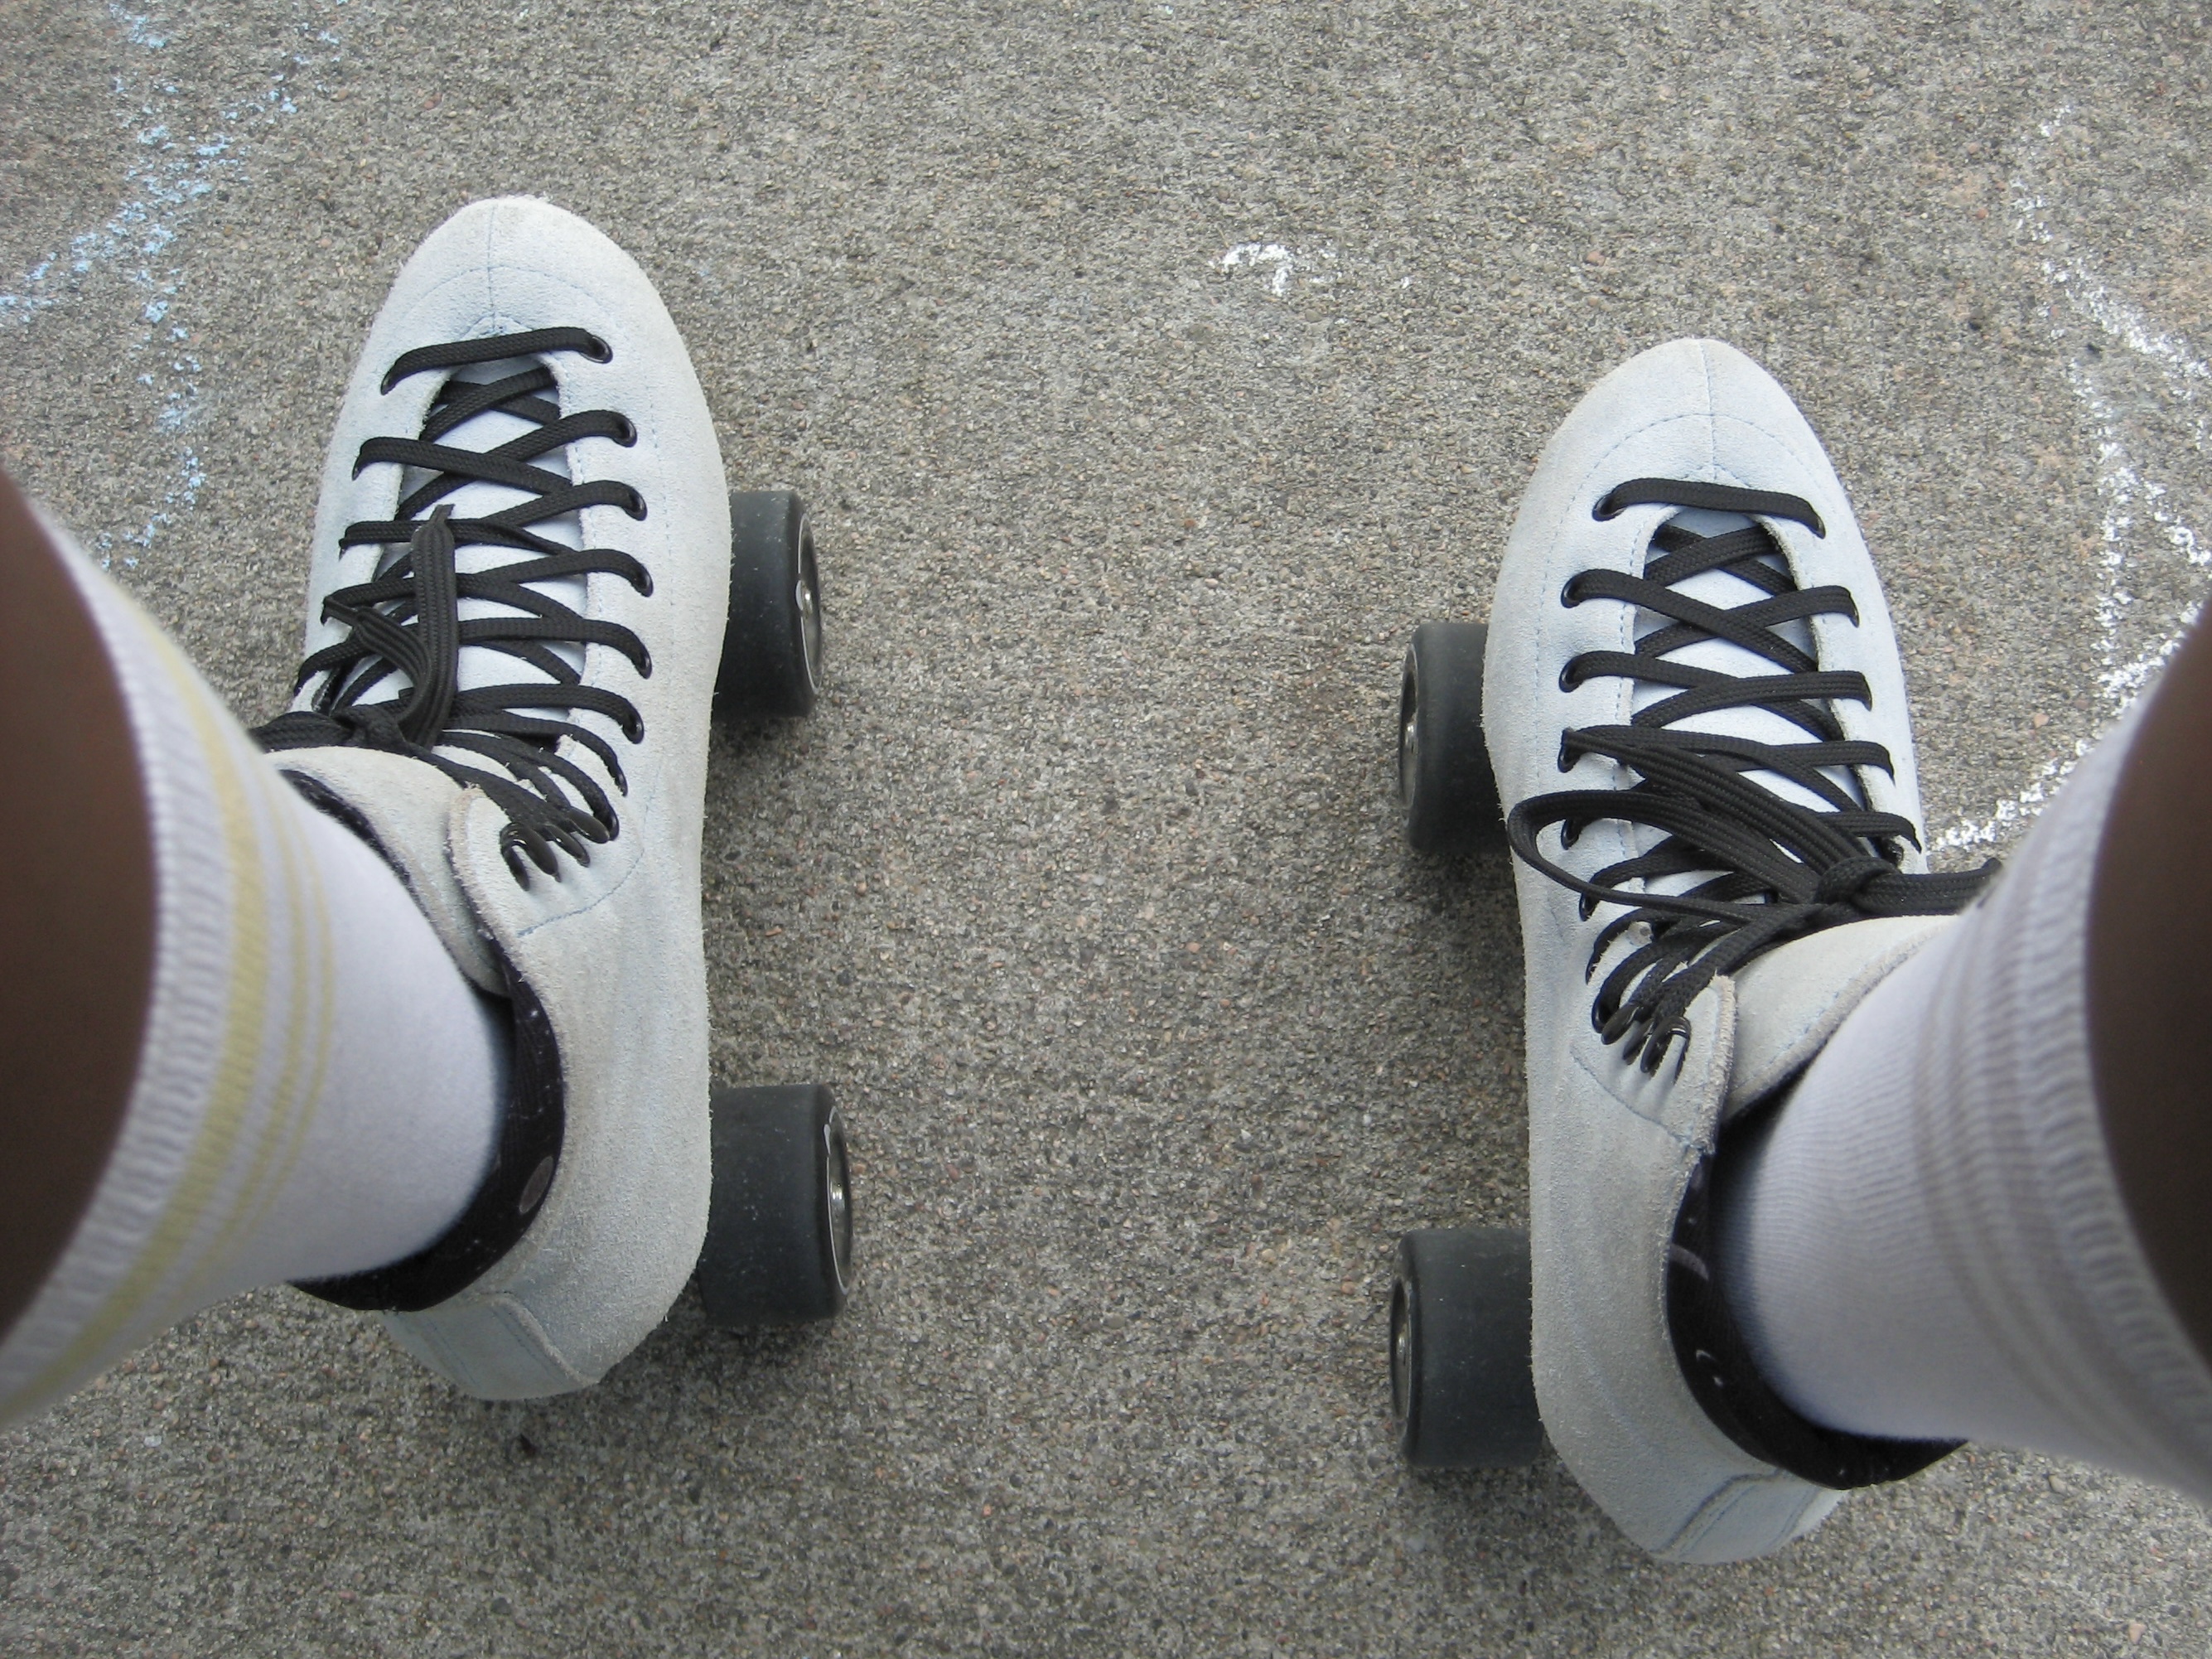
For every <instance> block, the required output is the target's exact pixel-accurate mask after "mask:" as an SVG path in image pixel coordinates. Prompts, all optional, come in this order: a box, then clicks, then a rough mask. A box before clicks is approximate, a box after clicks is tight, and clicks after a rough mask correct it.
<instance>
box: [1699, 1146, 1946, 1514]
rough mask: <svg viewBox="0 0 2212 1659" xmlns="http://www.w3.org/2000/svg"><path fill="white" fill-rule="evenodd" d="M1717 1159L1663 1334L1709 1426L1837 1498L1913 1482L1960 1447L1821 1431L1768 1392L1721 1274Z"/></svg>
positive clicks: (1704, 1179)
mask: <svg viewBox="0 0 2212 1659" xmlns="http://www.w3.org/2000/svg"><path fill="white" fill-rule="evenodd" d="M1712 1172H1713V1158H1712V1154H1711V1153H1710V1152H1708V1153H1706V1154H1705V1156H1704V1157H1702V1158H1699V1160H1698V1164H1697V1167H1696V1168H1695V1169H1694V1170H1692V1171H1691V1172H1690V1185H1689V1189H1688V1191H1686V1193H1684V1194H1683V1195H1682V1208H1681V1212H1680V1214H1679V1215H1677V1216H1676V1217H1675V1218H1674V1237H1673V1238H1672V1239H1671V1240H1670V1241H1669V1242H1668V1247H1667V1328H1668V1334H1670V1335H1671V1336H1672V1337H1673V1338H1674V1359H1675V1363H1676V1364H1679V1365H1680V1367H1681V1370H1682V1380H1683V1381H1684V1382H1685V1383H1688V1384H1689V1385H1690V1392H1691V1394H1692V1395H1694V1396H1695V1397H1696V1399H1697V1402H1698V1404H1699V1406H1700V1407H1703V1408H1704V1410H1705V1415H1706V1416H1707V1417H1709V1418H1711V1419H1712V1422H1713V1426H1714V1427H1715V1428H1717V1429H1718V1430H1719V1431H1721V1432H1722V1433H1723V1434H1724V1435H1726V1436H1728V1437H1729V1439H1730V1440H1733V1441H1734V1442H1735V1443H1736V1444H1737V1445H1738V1446H1740V1447H1741V1448H1742V1449H1744V1450H1745V1451H1747V1452H1748V1453H1749V1454H1750V1455H1752V1456H1753V1457H1756V1458H1758V1459H1759V1461H1760V1462H1763V1463H1771V1464H1773V1465H1775V1466H1776V1467H1777V1468H1781V1469H1785V1470H1787V1471H1788V1472H1789V1473H1790V1474H1794V1475H1796V1477H1797V1478H1798V1479H1799V1480H1809V1481H1811V1482H1812V1483H1813V1484H1814V1485H1815V1486H1827V1487H1830V1488H1832V1489H1833V1490H1835V1491H1838V1492H1849V1491H1850V1490H1851V1489H1852V1488H1854V1487H1857V1486H1881V1485H1883V1484H1884V1483H1886V1482H1887V1481H1891V1480H1904V1479H1905V1477H1906V1476H1907V1475H1911V1474H1919V1473H1920V1471H1921V1470H1923V1469H1924V1468H1927V1467H1928V1466H1929V1464H1931V1463H1933V1462H1936V1461H1937V1460H1938V1459H1940V1458H1943V1457H1947V1456H1948V1455H1950V1454H1951V1453H1953V1452H1954V1451H1956V1450H1957V1449H1959V1447H1960V1445H1961V1444H1963V1442H1961V1441H1957V1440H1882V1439H1877V1438H1875V1437H1873V1436H1870V1435H1863V1434H1849V1433H1846V1432H1844V1431H1842V1430H1840V1429H1830V1428H1824V1427H1822V1426H1821V1425H1820V1424H1818V1423H1815V1422H1813V1421H1811V1420H1810V1419H1807V1418H1804V1417H1801V1416H1799V1415H1798V1414H1797V1413H1796V1411H1794V1410H1793V1409H1791V1408H1790V1407H1789V1406H1788V1405H1787V1404H1785V1403H1784V1401H1783V1399H1782V1396H1781V1395H1778V1394H1777V1393H1775V1391H1774V1390H1773V1389H1771V1387H1769V1386H1768V1384H1767V1382H1766V1379H1765V1378H1764V1377H1763V1376H1760V1375H1759V1368H1758V1366H1757V1365H1756V1364H1753V1361H1752V1357H1751V1346H1750V1344H1748V1343H1747V1342H1746V1341H1745V1340H1744V1338H1743V1333H1742V1331H1741V1329H1740V1328H1738V1327H1737V1325H1736V1322H1735V1315H1733V1314H1731V1313H1730V1312H1729V1307H1728V1301H1727V1298H1726V1297H1724V1296H1723V1294H1722V1291H1721V1285H1720V1281H1719V1279H1718V1278H1717V1276H1716V1273H1715V1264H1716V1261H1717V1250H1716V1248H1715V1247H1716V1243H1717V1241H1716V1239H1715V1236H1714V1232H1713V1225H1712Z"/></svg>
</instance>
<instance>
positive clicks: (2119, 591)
mask: <svg viewBox="0 0 2212 1659" xmlns="http://www.w3.org/2000/svg"><path fill="white" fill-rule="evenodd" d="M2073 115H2074V107H2073V106H2072V105H2070V104H2069V105H2064V106H2061V107H2060V108H2059V110H2058V111H2057V113H2056V114H2054V115H2053V116H2052V117H2051V119H2050V120H2048V121H2046V122H2045V123H2043V125H2041V127H2040V128H2039V133H2040V135H2041V137H2042V139H2043V144H2042V146H2039V147H2032V148H2031V151H2030V154H2031V157H2032V159H2031V161H2030V163H2029V166H2028V167H2026V168H2023V170H2022V172H2023V176H2022V177H2019V178H2015V179H2013V180H2012V181H2011V183H2010V185H2009V186H2008V192H2007V193H2008V207H2009V210H2010V218H2011V222H2012V228H2013V230H2014V233H2015V234H2016V235H2019V236H2021V237H2023V238H2024V239H2026V240H2027V241H2028V242H2029V243H2031V244H2032V245H2033V246H2035V247H2036V248H2037V249H2039V265H2040V267H2041V270H2042V274H2043V278H2044V280H2045V283H2048V284H2049V285H2050V287H2051V290H2052V293H2053V295H2054V299H2053V301H2052V302H2051V303H2050V304H2047V305H2045V307H2043V312H2042V315H2043V319H2044V323H2045V327H2046V328H2047V329H2048V330H2049V331H2050V333H2051V338H2052V339H2053V340H2054V341H2060V342H2069V343H2070V341H2071V340H2072V339H2073V337H2074V335H2073V334H2071V333H2069V322H2068V321H2067V320H2066V319H2067V318H2072V319H2079V321H2081V322H2082V323H2086V324H2087V325H2089V333H2088V337H2087V338H2085V340H2084V343H2083V346H2082V348H2081V349H2078V350H2076V351H2075V353H2074V354H2073V361H2072V362H2069V365H2068V367H2067V370H2066V383H2067V389H2068V390H2069V391H2070V392H2072V393H2073V394H2074V398H2075V403H2076V404H2078V405H2079V407H2080V409H2081V416H2082V420H2083V423H2084V424H2085V425H2086V426H2087V428H2088V431H2089V434H2090V436H2091V439H2092V441H2093V443H2094V445H2095V447H2096V459H2097V493H2098V495H2099V497H2100V501H2101V502H2102V507H2103V511H2102V513H2101V516H2100V525H2099V531H2100V550H2099V584H2098V590H2097V593H2096V599H2095V605H2096V617H2097V629H2098V636H2099V637H2098V652H2099V656H2100V669H2099V671H2098V674H2097V690H2099V691H2100V693H2101V694H2102V696H2103V700H2104V702H2105V712H2106V720H2105V725H2106V726H2107V727H2109V725H2110V723H2111V722H2112V721H2113V720H2118V718H2119V717H2120V716H2121V715H2122V714H2125V713H2126V712H2127V710H2128V708H2130V706H2131V705H2132V704H2133V703H2134V702H2135V701H2136V698H2137V697H2139V696H2142V693H2143V690H2144V689H2145V688H2146V687H2147V686H2148V685H2149V684H2151V683H2152V682H2153V681H2154V679H2155V678H2157V675H2158V672H2159V670H2160V669H2161V668H2163V667H2164V666H2165V665H2166V659H2168V658H2170V657H2171V656H2172V654H2173V653H2174V652H2175V651H2176V650H2178V649H2179V647H2180V645H2181V641H2182V640H2183V639H2184V638H2185V637H2186V635H2187V634H2188V631H2189V629H2190V626H2191V624H2192V623H2194V622H2195V621H2196V619H2197V613H2198V611H2199V610H2200V609H2201V607H2202V604H2203V601H2202V599H2197V600H2194V601H2192V602H2190V603H2188V604H2186V605H2184V606H2183V607H2182V610H2181V611H2180V613H2179V615H2178V616H2172V617H2168V618H2167V619H2166V621H2165V623H2164V625H2163V626H2159V627H2157V631H2156V633H2155V635H2154V637H2153V638H2152V639H2151V640H2150V641H2148V643H2144V642H2142V631H2141V623H2140V619H2138V618H2137V617H2136V594H2135V592H2133V590H2132V588H2131V586H2130V583H2131V581H2132V580H2134V579H2135V573H2138V572H2142V571H2143V570H2145V568H2146V567H2145V566H2144V565H2143V563H2142V561H2143V559H2144V558H2145V557H2146V556H2153V555H2155V554H2156V553H2157V552H2158V550H2159V544H2163V545H2164V547H2165V549H2166V550H2170V552H2171V553H2172V555H2174V556H2178V557H2179V559H2180V560H2181V562H2183V563H2184V564H2185V565H2186V566H2188V567H2190V568H2192V569H2197V570H2203V569H2206V568H2212V548H2208V547H2207V545H2206V544H2205V542H2204V540H2203V538H2201V537H2200V536H2199V535H2198V533H2197V529H2196V526H2194V525H2192V524H2191V523H2190V522H2189V521H2188V520H2187V519H2186V518H2185V517H2184V516H2183V515H2182V514H2181V513H2179V511H2177V510H2176V509H2175V508H2174V507H2172V505H2170V500H2171V493H2172V492H2171V491H2170V490H2169V489H2168V487H2167V485H2166V483H2164V482H2163V481H2161V480H2160V479H2159V478H2157V477H2154V476H2152V475H2151V474H2150V473H2149V472H2148V471H2145V468H2144V464H2143V462H2142V459H2141V452H2142V450H2143V449H2144V448H2145V447H2147V444H2148V440H2149V439H2150V438H2152V437H2153V436H2154V434H2153V433H2151V432H2149V431H2148V430H2143V429H2138V428H2137V427H2136V426H2135V425H2133V424H2131V422H2141V420H2142V416H2141V415H2140V413H2136V414H2132V415H2130V414H2129V413H2124V412H2123V410H2122V409H2121V408H2120V407H2119V406H2118V405H2117V404H2115V403H2114V401H2113V399H2112V398H2110V397H2108V396H2107V395H2106V393H2105V392H2104V391H2103V390H2102V389H2101V388H2100V386H2099V383H2098V375H2097V373H2096V372H2093V368H2092V362H2105V363H2106V364H2108V365H2109V363H2110V362H2111V361H2112V360H2110V359H2106V358H2105V357H2104V356H2103V354H2104V352H2105V351H2106V349H2108V348H2109V347H2111V346H2117V347H2118V348H2119V352H2120V356H2118V360H2117V361H2118V362H2119V363H2122V364H2124V363H2128V362H2139V363H2142V364H2144V365H2147V366H2148V368H2151V369H2152V370H2154V372H2155V374H2156V376H2157V379H2158V382H2159V384H2160V386H2161V387H2162V388H2163V389H2164V392H2165V393H2166V398H2167V399H2168V400H2169V401H2168V402H2167V404H2166V405H2165V407H2166V414H2167V418H2168V419H2169V420H2172V421H2173V422H2177V423H2178V424H2179V426H2180V427H2181V428H2183V432H2182V434H2181V436H2182V437H2183V438H2184V440H2185V447H2187V449H2188V450H2190V451H2191V453H2194V454H2196V455H2197V456H2199V457H2202V456H2203V455H2204V454H2205V453H2206V452H2207V450H2208V448H2212V443H2208V438H2209V437H2212V429H2209V428H2208V422H2207V419H2206V415H2205V411H2204V405H2203V403H2202V402H2200V400H2199V399H2200V394H2201V393H2203V392H2204V391H2205V390H2206V389H2207V388H2208V387H2212V364H2208V363H2207V362H2205V360H2204V359H2203V358H2202V357H2200V356H2197V354H2196V352H2194V351H2193V350H2192V349H2191V348H2190V346H2189V343H2188V342H2187V341H2186V340H2185V339H2183V338H2182V337H2180V336H2179V335H2177V334H2175V333H2173V332H2172V331H2169V330H2166V329H2164V328H2162V327H2160V325H2158V324H2157V323H2156V322H2155V321H2154V320H2153V319H2151V318H2150V317H2149V316H2148V314H2147V313H2145V312H2144V311H2143V310H2142V307H2140V306H2138V305H2136V303H2135V302H2134V301H2131V300H2129V299H2127V298H2125V297H2124V295H2120V294H2118V293H2116V292H2115V291H2114V290H2113V289H2112V284H2111V283H2109V282H2107V281H2106V279H2105V277H2104V276H2102V275H2101V274H2100V273H2099V271H2098V270H2096V268H2095V267H2094V266H2093V264H2091V263H2090V262H2089V260H2088V259H2087V258H2085V257H2084V256H2083V255H2082V254H2081V252H2080V251H2079V249H2078V247H2077V246H2075V245H2074V244H2072V243H2071V242H2070V241H2069V240H2064V239H2062V238H2061V237H2060V235H2059V234H2058V233H2057V230H2056V229H2055V228H2053V225H2052V215H2053V203H2052V200H2051V195H2050V194H2049V193H2048V192H2047V191H2044V190H2039V189H2038V188H2036V187H2035V185H2033V183H2032V182H2031V181H2030V180H2029V179H2028V178H2027V177H2026V176H2025V175H2026V173H2027V172H2028V171H2030V170H2032V169H2033V167H2035V166H2037V165H2038V164H2039V163H2040V161H2042V159H2043V156H2044V155H2045V153H2046V152H2047V149H2048V147H2049V146H2050V144H2051V143H2052V142H2053V141H2054V140H2056V138H2057V136H2058V133H2059V131H2060V130H2061V129H2062V128H2063V126H2064V125H2066V123H2067V122H2068V121H2069V119H2071V118H2072V117H2073ZM2062 311H2063V315H2062ZM2100 340H2101V341H2102V342H2104V343H2105V344H2104V345H2102V346H2100V345H2099V344H2097V343H2095V342H2097V341H2100ZM2085 359H2087V360H2089V361H2085ZM2107 372H2109V368H2108V369H2107ZM2168 436H2169V437H2171V436H2172V434H2168ZM2131 622H2135V623H2137V624H2138V625H2137V627H2136V629H2130V623H2131ZM2154 626H2156V625H2155V624H2154ZM2130 632H2133V633H2134V634H2135V642H2132V643H2131V642H2130V640H2129V635H2130ZM2100 735H2101V733H2100ZM2093 741H2094V739H2086V738H2085V739H2083V740H2081V741H2080V742H2078V743H2077V744H2075V751H2074V753H2073V754H2072V755H2071V756H2067V757H2059V758H2057V759H2053V760H2051V761H2047V762H2045V763H2044V765H2043V767H2042V768H2041V769H2039V771H2038V772H2037V774H2036V775H2035V776H2034V777H2033V778H2032V779H2031V780H2030V781H2028V783H2027V787H2024V788H2022V789H2021V790H2020V791H2018V792H2017V793H2015V794H2014V795H2012V796H2011V797H2009V798H2008V799H2003V800H2001V801H1998V802H1997V803H1996V805H1995V807H1994V810H1993V811H1991V813H1990V816H1989V817H1987V818H1984V819H1983V820H1981V821H1980V822H1978V823H1977V822H1974V821H1972V820H1968V819H1961V820H1960V822H1959V823H1954V824H1953V825H1952V826H1950V827H1949V828H1948V829H1944V830H1942V832H1940V833H1939V834H1937V835H1936V836H1934V837H1933V838H1932V844H1933V845H1934V846H1935V847H1937V848H1975V847H1987V846H1992V845H1996V844H1998V843H2002V842H2009V841H2010V840H2012V839H2013V838H2014V837H2015V836H2017V835H2019V834H2020V833H2021V831H2022V830H2023V829H2026V827H2027V824H2028V823H2031V822H2032V821H2033V819H2034V818H2035V817H2037V815H2038V814H2039V813H2040V812H2041V811H2042V810H2043V806H2044V804H2045V802H2046V801H2047V800H2049V799H2051V794H2052V793H2053V792H2054V791H2055V790H2056V789H2057V786H2058V784H2059V783H2060V782H2061V781H2063V780H2064V778H2065V777H2066V775H2068V774H2069V773H2070V772H2071V771H2072V770H2073V769H2074V768H2075V765H2076V763H2079V762H2080V760H2081V757H2082V756H2084V755H2086V754H2087V752H2088V751H2089V749H2090V748H2091V746H2092V744H2093Z"/></svg>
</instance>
